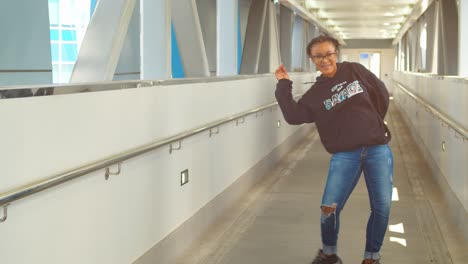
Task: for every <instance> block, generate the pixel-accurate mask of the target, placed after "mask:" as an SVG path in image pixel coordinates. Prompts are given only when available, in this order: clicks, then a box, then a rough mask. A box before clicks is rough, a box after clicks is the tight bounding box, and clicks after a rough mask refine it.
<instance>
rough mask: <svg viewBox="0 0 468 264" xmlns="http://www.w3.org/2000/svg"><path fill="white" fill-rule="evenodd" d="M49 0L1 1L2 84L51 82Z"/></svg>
mask: <svg viewBox="0 0 468 264" xmlns="http://www.w3.org/2000/svg"><path fill="white" fill-rule="evenodd" d="M47 7H48V5H47V0H15V1H2V3H1V8H0V25H1V26H0V36H2V41H0V85H2V86H4V85H20V84H21V85H24V84H50V83H52V58H51V51H50V26H49V11H48V8H47Z"/></svg>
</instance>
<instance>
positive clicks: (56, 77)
mask: <svg viewBox="0 0 468 264" xmlns="http://www.w3.org/2000/svg"><path fill="white" fill-rule="evenodd" d="M59 68H60V65H58V64H55V63H54V64H52V77H53V82H54V83H58V82H59V76H60V72H59Z"/></svg>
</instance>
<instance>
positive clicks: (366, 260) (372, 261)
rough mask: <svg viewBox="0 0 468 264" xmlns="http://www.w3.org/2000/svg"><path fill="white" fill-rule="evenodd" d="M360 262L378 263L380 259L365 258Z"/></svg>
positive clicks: (363, 263) (367, 263)
mask: <svg viewBox="0 0 468 264" xmlns="http://www.w3.org/2000/svg"><path fill="white" fill-rule="evenodd" d="M361 264H380V259H365V260H363V261H362V263H361Z"/></svg>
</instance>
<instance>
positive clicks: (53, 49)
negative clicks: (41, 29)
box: [50, 43, 59, 61]
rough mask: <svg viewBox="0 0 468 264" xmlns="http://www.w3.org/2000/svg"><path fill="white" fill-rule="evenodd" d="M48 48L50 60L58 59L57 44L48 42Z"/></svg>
mask: <svg viewBox="0 0 468 264" xmlns="http://www.w3.org/2000/svg"><path fill="white" fill-rule="evenodd" d="M50 50H51V52H52V61H59V45H58V44H54V43H52V44H50Z"/></svg>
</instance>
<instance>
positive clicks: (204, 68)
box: [171, 0, 210, 77]
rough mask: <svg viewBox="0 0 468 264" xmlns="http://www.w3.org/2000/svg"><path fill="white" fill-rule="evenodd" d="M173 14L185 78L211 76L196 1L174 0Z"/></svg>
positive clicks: (172, 5)
mask: <svg viewBox="0 0 468 264" xmlns="http://www.w3.org/2000/svg"><path fill="white" fill-rule="evenodd" d="M171 14H172V21H173V23H174V31H175V34H176V37H177V45H178V47H179V52H180V56H181V59H182V64H183V67H184V73H185V77H208V76H210V70H209V67H208V59H207V56H206V50H205V44H204V42H203V36H202V31H201V26H200V19H199V18H198V9H197V4H196V1H195V0H172V1H171Z"/></svg>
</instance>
